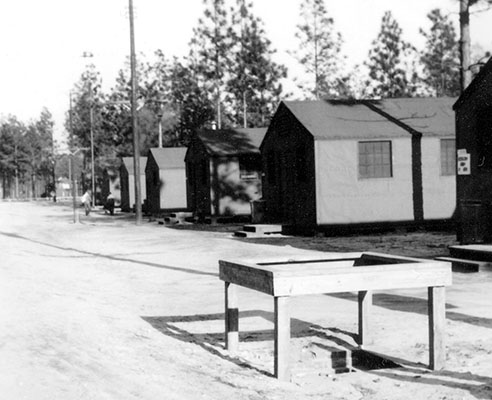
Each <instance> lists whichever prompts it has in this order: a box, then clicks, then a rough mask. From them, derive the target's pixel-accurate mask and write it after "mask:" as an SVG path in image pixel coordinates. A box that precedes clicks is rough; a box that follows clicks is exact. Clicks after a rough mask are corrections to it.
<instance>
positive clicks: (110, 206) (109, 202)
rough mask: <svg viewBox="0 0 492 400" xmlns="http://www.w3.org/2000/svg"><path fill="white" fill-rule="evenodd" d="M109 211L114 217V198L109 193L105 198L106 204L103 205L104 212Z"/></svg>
mask: <svg viewBox="0 0 492 400" xmlns="http://www.w3.org/2000/svg"><path fill="white" fill-rule="evenodd" d="M106 211H109V213H110V214H111V215H114V196H113V194H112V193H111V192H109V194H108V197H106V202H105V203H104V212H106Z"/></svg>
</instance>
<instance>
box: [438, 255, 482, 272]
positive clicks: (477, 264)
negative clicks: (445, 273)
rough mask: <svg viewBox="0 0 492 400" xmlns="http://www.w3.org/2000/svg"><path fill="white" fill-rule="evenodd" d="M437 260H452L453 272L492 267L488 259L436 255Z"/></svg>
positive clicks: (473, 270) (474, 270) (476, 270)
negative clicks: (478, 259)
mask: <svg viewBox="0 0 492 400" xmlns="http://www.w3.org/2000/svg"><path fill="white" fill-rule="evenodd" d="M435 260H438V261H446V262H450V263H451V268H452V270H453V272H465V273H470V272H479V271H481V270H485V269H488V270H490V269H492V264H491V263H489V262H487V261H477V260H468V259H465V258H455V257H436V258H435Z"/></svg>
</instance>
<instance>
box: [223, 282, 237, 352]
mask: <svg viewBox="0 0 492 400" xmlns="http://www.w3.org/2000/svg"><path fill="white" fill-rule="evenodd" d="M225 346H226V349H227V350H229V352H230V353H231V354H235V353H236V352H237V350H238V347H239V310H238V301H237V285H234V284H233V283H230V282H226V283H225Z"/></svg>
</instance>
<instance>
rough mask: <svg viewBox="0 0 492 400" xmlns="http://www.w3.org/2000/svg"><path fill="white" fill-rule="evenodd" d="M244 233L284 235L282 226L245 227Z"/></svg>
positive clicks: (261, 225) (257, 225)
mask: <svg viewBox="0 0 492 400" xmlns="http://www.w3.org/2000/svg"><path fill="white" fill-rule="evenodd" d="M243 231H245V232H255V233H262V234H266V235H268V234H271V233H282V225H274V224H251V225H244V226H243Z"/></svg>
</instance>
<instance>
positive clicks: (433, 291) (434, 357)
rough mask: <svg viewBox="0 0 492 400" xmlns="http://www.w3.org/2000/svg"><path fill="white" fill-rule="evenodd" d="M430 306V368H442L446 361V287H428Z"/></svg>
mask: <svg viewBox="0 0 492 400" xmlns="http://www.w3.org/2000/svg"><path fill="white" fill-rule="evenodd" d="M428 307H429V368H430V369H432V370H440V369H443V368H444V364H445V362H446V345H445V342H444V331H445V327H446V288H445V287H444V286H436V287H429V288H428Z"/></svg>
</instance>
